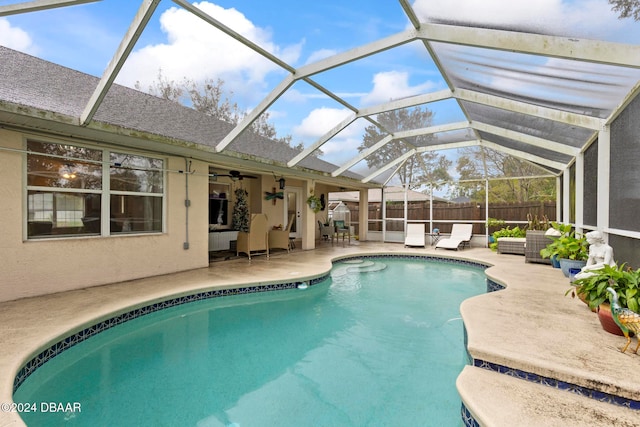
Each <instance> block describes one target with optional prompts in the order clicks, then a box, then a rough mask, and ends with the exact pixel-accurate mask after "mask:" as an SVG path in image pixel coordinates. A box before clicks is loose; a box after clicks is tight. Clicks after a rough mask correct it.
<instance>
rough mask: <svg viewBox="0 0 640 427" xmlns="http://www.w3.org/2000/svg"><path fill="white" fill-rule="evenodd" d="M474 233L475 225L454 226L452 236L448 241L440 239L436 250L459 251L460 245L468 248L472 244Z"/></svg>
mask: <svg viewBox="0 0 640 427" xmlns="http://www.w3.org/2000/svg"><path fill="white" fill-rule="evenodd" d="M472 231H473V224H453V227H452V228H451V236H450V237H449V238H448V239H440V240H439V241H438V243H436V249H438V248H445V249H455V250H458V248H459V247H460V245H462V247H463V248H464V246H468V245H469V243H470V242H471V234H472Z"/></svg>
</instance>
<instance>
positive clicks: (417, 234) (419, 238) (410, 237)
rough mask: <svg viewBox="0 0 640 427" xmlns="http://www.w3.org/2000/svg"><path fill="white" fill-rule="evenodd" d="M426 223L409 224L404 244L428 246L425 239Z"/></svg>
mask: <svg viewBox="0 0 640 427" xmlns="http://www.w3.org/2000/svg"><path fill="white" fill-rule="evenodd" d="M424 230H425V228H424V224H407V236H406V237H405V238H404V246H405V247H406V246H422V247H423V248H424V247H425V246H426V243H425V239H424Z"/></svg>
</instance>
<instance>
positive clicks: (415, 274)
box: [14, 258, 486, 426]
mask: <svg viewBox="0 0 640 427" xmlns="http://www.w3.org/2000/svg"><path fill="white" fill-rule="evenodd" d="M485 289H486V285H485V276H484V273H483V271H482V269H479V268H477V267H473V266H467V265H459V264H451V263H441V262H434V261H425V260H421V259H414V260H411V259H409V260H407V259H396V258H373V259H364V260H349V261H347V262H341V263H337V264H336V265H335V267H334V268H333V270H332V280H331V281H325V282H321V283H318V284H316V285H314V286H311V287H309V288H308V289H306V290H297V289H293V290H287V291H279V292H268V293H261V294H258V295H256V294H250V295H238V296H231V297H224V298H213V299H209V300H204V301H198V302H194V303H190V304H185V305H180V306H177V307H172V308H169V309H165V310H161V311H158V312H155V313H152V314H149V315H145V316H142V317H138V318H136V319H134V320H131V321H129V322H126V323H124V324H121V325H119V326H117V327H114V328H110V329H108V330H106V331H104V332H101V333H100V334H98V335H96V336H94V337H92V338H91V339H88V340H86V341H83V342H81V343H80V344H77V345H75V346H74V347H72V348H70V349H68V350H66V351H64V352H62V353H61V354H59V355H58V356H56V357H55V358H53V359H52V360H50V361H49V362H47V363H45V364H44V365H43V366H41V367H40V368H39V369H37V370H36V371H35V372H33V373H32V374H31V375H30V376H29V377H28V378H27V379H26V380H25V381H24V382H23V383H22V385H21V386H20V387H19V388H18V390H17V391H16V393H15V395H14V401H15V402H62V403H67V402H78V403H80V404H81V408H82V409H81V411H80V412H78V411H60V412H44V413H43V412H42V411H36V412H34V413H27V414H23V418H24V419H25V421H26V422H27V424H28V425H34V426H35V425H37V426H43V425H52V424H55V425H57V424H62V423H64V424H66V425H74V426H75V425H78V426H81V425H87V426H88V425H91V426H95V425H118V426H122V425H153V426H157V425H171V426H175V425H194V426H225V425H233V424H236V425H239V426H271V425H279V426H287V425H292V426H293V425H296V426H300V425H314V426H318V425H327V426H328V425H331V426H338V425H339V426H350V425H353V426H364V425H459V424H460V399H459V397H458V395H457V392H456V389H455V378H456V377H457V375H458V373H459V372H460V370H461V369H462V367H463V366H464V364H465V362H466V353H465V349H464V345H463V326H462V322H461V320H460V319H459V311H458V306H459V304H460V302H461V301H462V300H464V299H466V298H468V297H469V296H472V295H476V294H479V293H483V292H485ZM425 423H426V424H425Z"/></svg>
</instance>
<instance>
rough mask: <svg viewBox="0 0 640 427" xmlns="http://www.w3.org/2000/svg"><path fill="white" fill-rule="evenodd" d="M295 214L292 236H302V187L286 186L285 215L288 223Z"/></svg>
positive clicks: (299, 237)
mask: <svg viewBox="0 0 640 427" xmlns="http://www.w3.org/2000/svg"><path fill="white" fill-rule="evenodd" d="M291 215H293V225H292V226H291V232H290V233H289V236H290V237H293V238H296V239H301V238H302V188H300V187H286V188H285V189H284V217H285V218H286V221H287V224H288V222H289V218H290V217H291Z"/></svg>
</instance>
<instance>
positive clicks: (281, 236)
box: [269, 215, 295, 252]
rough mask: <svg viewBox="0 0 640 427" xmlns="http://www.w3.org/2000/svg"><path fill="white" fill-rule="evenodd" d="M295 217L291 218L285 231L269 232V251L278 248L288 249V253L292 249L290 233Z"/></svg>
mask: <svg viewBox="0 0 640 427" xmlns="http://www.w3.org/2000/svg"><path fill="white" fill-rule="evenodd" d="M294 218H295V217H294V216H293V215H291V216H290V217H289V222H288V223H287V228H285V229H284V230H269V250H271V249H274V248H278V249H286V250H287V252H289V250H290V249H291V244H290V241H289V233H291V225H292V224H293V220H294Z"/></svg>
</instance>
